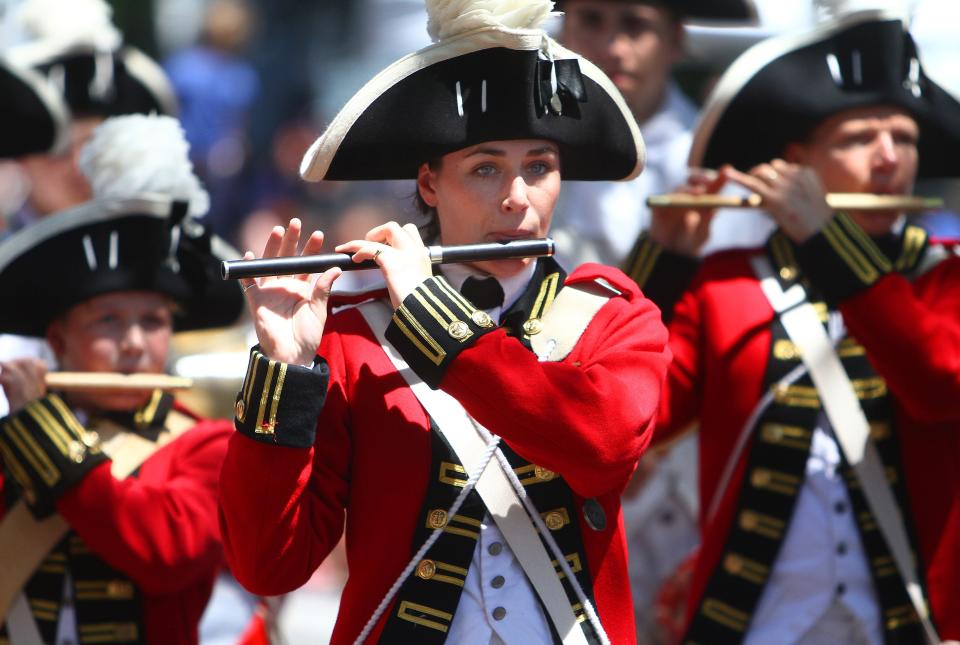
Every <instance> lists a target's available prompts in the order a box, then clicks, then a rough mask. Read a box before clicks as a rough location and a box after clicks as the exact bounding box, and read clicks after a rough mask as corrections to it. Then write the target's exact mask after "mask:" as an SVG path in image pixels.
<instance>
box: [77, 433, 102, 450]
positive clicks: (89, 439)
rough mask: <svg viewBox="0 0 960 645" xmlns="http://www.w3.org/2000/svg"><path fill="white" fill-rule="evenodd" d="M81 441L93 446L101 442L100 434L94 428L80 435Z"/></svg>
mask: <svg viewBox="0 0 960 645" xmlns="http://www.w3.org/2000/svg"><path fill="white" fill-rule="evenodd" d="M80 441H82V442H83V445H85V446H86V447H87V448H93V447H94V446H96V445H97V444H98V443H100V435H99V434H97V433H96V432H94V431H93V430H90V431H88V432H84V433H82V434H81V435H80Z"/></svg>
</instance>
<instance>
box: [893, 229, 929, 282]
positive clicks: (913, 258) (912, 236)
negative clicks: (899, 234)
mask: <svg viewBox="0 0 960 645" xmlns="http://www.w3.org/2000/svg"><path fill="white" fill-rule="evenodd" d="M926 241H927V232H926V231H925V230H923V229H922V228H920V227H919V226H908V227H907V228H906V230H905V231H904V232H903V251H902V252H901V253H900V257H899V258H897V264H896V268H897V271H903V270H904V269H909V268H911V267H913V266H914V265H915V264H916V263H917V259H918V258H919V257H920V251H922V250H923V245H924V244H925V243H926Z"/></svg>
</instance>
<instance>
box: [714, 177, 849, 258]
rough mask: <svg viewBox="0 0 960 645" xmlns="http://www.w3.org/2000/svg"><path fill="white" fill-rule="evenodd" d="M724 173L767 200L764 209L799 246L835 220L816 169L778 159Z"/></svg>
mask: <svg viewBox="0 0 960 645" xmlns="http://www.w3.org/2000/svg"><path fill="white" fill-rule="evenodd" d="M721 172H722V173H723V174H724V175H726V176H727V177H728V178H730V179H732V180H733V181H735V182H737V183H738V184H740V185H742V186H744V187H745V188H747V189H749V190H752V191H753V192H755V193H757V194H758V195H760V196H761V197H762V198H763V207H764V209H765V210H766V211H767V212H768V213H770V215H771V216H773V219H774V220H776V222H777V224H778V225H779V226H780V228H781V229H783V231H784V233H786V234H787V236H788V237H790V239H792V240H793V241H794V242H797V243H798V244H800V243H803V242H805V241H807V240H808V239H810V238H811V237H813V236H814V235H816V234H817V233H818V232H819V231H820V229H822V228H823V227H824V226H826V224H827V223H828V222H829V221H830V218H831V217H833V211H832V210H831V209H830V206H829V205H828V204H827V196H826V191H825V190H824V188H823V184H822V183H821V182H820V178H819V177H818V176H817V173H816V172H814V170H813V169H812V168H808V167H806V166H800V165H797V164H792V163H787V162H786V161H784V160H783V159H774V160H773V161H771V162H770V163H764V164H760V165H759V166H755V167H754V168H751V169H750V172H749V173H742V172H739V171H738V170H736V169H734V168H733V167H732V166H724V167H723V168H722V169H721Z"/></svg>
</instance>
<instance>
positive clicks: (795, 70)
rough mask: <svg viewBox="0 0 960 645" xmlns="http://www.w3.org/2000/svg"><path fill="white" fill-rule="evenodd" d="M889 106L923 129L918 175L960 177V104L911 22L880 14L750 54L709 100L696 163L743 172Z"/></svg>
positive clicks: (694, 151) (857, 16) (845, 20)
mask: <svg viewBox="0 0 960 645" xmlns="http://www.w3.org/2000/svg"><path fill="white" fill-rule="evenodd" d="M883 105H886V106H892V107H897V108H901V109H903V110H905V111H906V112H907V113H909V114H910V115H911V116H912V117H913V118H914V119H916V121H917V123H918V125H919V126H920V141H919V143H918V149H919V157H920V162H919V168H918V176H920V177H953V176H957V175H958V174H960V155H958V154H957V151H958V150H960V103H958V102H957V100H956V99H955V98H954V97H953V96H952V95H950V94H949V93H948V92H947V91H946V90H944V89H943V88H941V87H940V86H939V85H937V84H936V83H935V82H934V81H933V80H931V79H930V77H928V76H927V75H926V73H924V70H923V67H922V66H921V64H920V59H919V56H918V53H917V47H916V44H915V43H914V41H913V38H912V37H911V36H910V34H909V33H908V32H907V31H906V30H905V27H904V24H903V22H902V21H901V20H900V19H899V18H898V17H896V16H893V15H892V14H887V13H884V12H880V11H862V12H857V13H853V14H850V15H847V16H845V17H841V18H836V19H834V20H831V21H829V22H826V23H823V24H822V25H821V26H820V27H818V28H817V29H815V30H814V31H812V32H809V33H806V34H800V35H787V36H780V37H777V38H771V39H769V40H766V41H763V42H761V43H759V44H757V45H755V46H753V47H751V48H750V49H748V50H747V51H746V52H745V53H744V54H743V55H742V56H740V57H739V58H738V59H737V60H736V61H734V63H733V64H732V65H731V66H730V68H729V69H728V70H727V72H726V73H725V74H724V75H723V77H722V78H721V79H720V81H719V82H718V83H717V86H716V87H715V89H714V91H713V93H712V94H711V96H710V98H709V99H708V100H707V103H706V105H705V106H704V108H703V112H702V116H701V120H700V123H699V124H698V126H697V129H696V131H695V133H694V138H693V145H692V147H691V150H690V158H689V162H690V165H691V166H702V167H707V168H716V167H718V166H720V165H722V164H725V163H729V164H732V165H733V166H735V167H737V168H740V169H743V170H745V169H748V168H751V167H753V166H755V165H757V164H760V163H764V162H768V161H770V160H771V159H773V158H776V157H780V156H782V155H783V153H784V150H785V148H786V146H787V145H788V144H789V143H792V142H802V141H804V140H805V139H806V138H807V137H808V135H809V134H810V133H811V131H812V130H813V129H814V128H815V127H816V126H817V125H819V124H820V123H822V122H823V121H824V120H826V119H827V118H829V117H831V116H833V115H835V114H837V113H838V112H842V111H845V110H851V109H855V108H862V107H870V106H883Z"/></svg>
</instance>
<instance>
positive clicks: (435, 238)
mask: <svg viewBox="0 0 960 645" xmlns="http://www.w3.org/2000/svg"><path fill="white" fill-rule="evenodd" d="M440 163H441V158H440V157H436V158H434V159H431V160H430V161H428V162H427V167H428V168H430V170H434V171H436V170H439V169H440ZM413 207H414V208H415V209H416V210H417V212H418V213H420V214H421V215H423V217H424V219H425V220H426V221H425V222H424V223H423V224H421V225H420V237H422V238H423V241H424V242H426V243H427V244H432V243H436V242H439V240H440V218H439V217H437V209H436V207H435V206H431V205H429V204H428V203H427V202H426V201H424V199H423V195H421V194H420V187H419V186H415V187H414V189H413Z"/></svg>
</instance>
